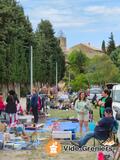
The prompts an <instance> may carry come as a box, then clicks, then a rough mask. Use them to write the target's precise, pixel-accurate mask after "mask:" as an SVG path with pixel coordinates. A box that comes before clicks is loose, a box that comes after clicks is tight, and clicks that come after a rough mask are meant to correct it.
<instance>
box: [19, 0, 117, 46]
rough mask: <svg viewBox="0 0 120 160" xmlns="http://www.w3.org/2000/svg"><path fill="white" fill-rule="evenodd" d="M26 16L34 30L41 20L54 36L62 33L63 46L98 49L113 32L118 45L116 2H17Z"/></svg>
mask: <svg viewBox="0 0 120 160" xmlns="http://www.w3.org/2000/svg"><path fill="white" fill-rule="evenodd" d="M17 1H18V2H19V3H20V4H21V5H22V6H23V8H24V11H25V15H27V16H29V18H30V21H31V23H32V26H33V29H34V31H35V30H36V27H37V24H38V23H40V21H41V19H47V20H50V22H51V23H52V25H53V28H54V31H55V33H56V36H57V35H59V33H60V31H61V30H62V31H63V33H64V35H65V36H66V38H67V47H68V48H69V47H72V46H74V45H75V44H79V43H89V42H90V44H91V46H94V47H97V48H101V43H102V40H105V41H106V43H107V42H108V37H109V36H110V33H111V32H113V35H114V40H115V42H116V44H117V45H118V44H120V1H119V0H17Z"/></svg>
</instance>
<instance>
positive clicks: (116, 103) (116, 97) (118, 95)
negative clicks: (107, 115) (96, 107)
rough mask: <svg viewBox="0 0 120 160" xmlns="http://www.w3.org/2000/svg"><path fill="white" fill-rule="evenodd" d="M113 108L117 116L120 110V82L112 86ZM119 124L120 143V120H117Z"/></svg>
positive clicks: (119, 135) (119, 138) (119, 137)
mask: <svg viewBox="0 0 120 160" xmlns="http://www.w3.org/2000/svg"><path fill="white" fill-rule="evenodd" d="M112 99H113V103H112V108H113V116H114V117H116V113H117V112H120V84H118V85H115V86H113V88H112ZM117 122H118V124H119V128H118V133H117V137H118V140H119V143H120V120H118V121H117Z"/></svg>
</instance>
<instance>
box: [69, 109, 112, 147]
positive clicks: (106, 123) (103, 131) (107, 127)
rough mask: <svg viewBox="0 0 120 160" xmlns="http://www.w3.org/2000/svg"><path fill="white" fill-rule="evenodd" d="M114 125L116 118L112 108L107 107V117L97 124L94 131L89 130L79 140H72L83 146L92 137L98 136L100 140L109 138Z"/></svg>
mask: <svg viewBox="0 0 120 160" xmlns="http://www.w3.org/2000/svg"><path fill="white" fill-rule="evenodd" d="M113 125H114V118H113V115H112V109H111V108H106V109H105V117H103V118H102V119H101V120H100V121H99V122H98V124H97V125H96V127H95V129H94V131H93V132H88V133H87V134H86V135H85V136H84V137H81V138H80V140H79V141H76V142H75V141H72V142H71V143H72V144H73V145H77V146H79V147H82V146H83V145H85V144H86V143H87V142H88V140H90V139H91V138H93V137H94V138H96V139H99V140H107V139H108V137H109V133H110V131H111V129H112V128H113Z"/></svg>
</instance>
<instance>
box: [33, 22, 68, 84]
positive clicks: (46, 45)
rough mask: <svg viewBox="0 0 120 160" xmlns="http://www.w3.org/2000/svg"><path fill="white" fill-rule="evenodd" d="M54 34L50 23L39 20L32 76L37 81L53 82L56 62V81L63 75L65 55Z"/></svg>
mask: <svg viewBox="0 0 120 160" xmlns="http://www.w3.org/2000/svg"><path fill="white" fill-rule="evenodd" d="M54 34H55V33H54V30H53V28H52V24H51V23H50V22H49V21H48V20H41V23H40V24H38V27H37V30H36V32H35V40H36V49H35V54H34V63H35V64H36V65H35V67H34V78H35V81H37V82H41V83H49V84H55V74H56V62H57V66H58V81H59V80H61V79H62V78H63V76H64V71H65V57H64V54H63V52H62V50H61V48H60V46H59V41H58V40H57V38H56V37H55V36H54Z"/></svg>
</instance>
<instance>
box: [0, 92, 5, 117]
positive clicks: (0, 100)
mask: <svg viewBox="0 0 120 160" xmlns="http://www.w3.org/2000/svg"><path fill="white" fill-rule="evenodd" d="M4 109H5V105H4V102H3V96H2V93H0V115H1V112H2V111H4Z"/></svg>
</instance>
